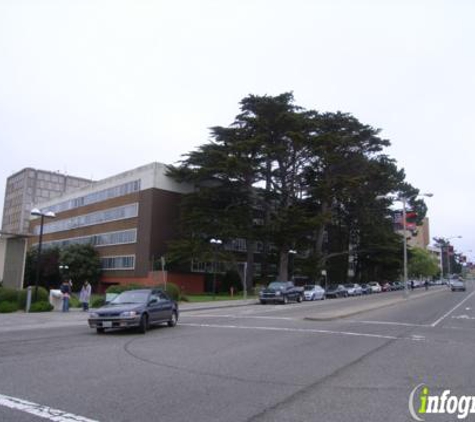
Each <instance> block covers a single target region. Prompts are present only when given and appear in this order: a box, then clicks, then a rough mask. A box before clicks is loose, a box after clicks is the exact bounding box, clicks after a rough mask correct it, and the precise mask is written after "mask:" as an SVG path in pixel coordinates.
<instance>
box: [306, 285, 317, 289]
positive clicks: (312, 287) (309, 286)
mask: <svg viewBox="0 0 475 422" xmlns="http://www.w3.org/2000/svg"><path fill="white" fill-rule="evenodd" d="M315 287H317V286H311V285H308V286H304V290H313V289H315Z"/></svg>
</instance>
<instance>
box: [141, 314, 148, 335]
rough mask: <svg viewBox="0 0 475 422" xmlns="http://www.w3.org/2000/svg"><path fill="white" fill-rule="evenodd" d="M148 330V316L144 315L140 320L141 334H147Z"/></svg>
mask: <svg viewBox="0 0 475 422" xmlns="http://www.w3.org/2000/svg"><path fill="white" fill-rule="evenodd" d="M147 330H148V316H147V315H146V314H143V315H142V317H141V318H140V325H139V332H140V333H142V334H145V333H146V332H147Z"/></svg>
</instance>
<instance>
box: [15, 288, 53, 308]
mask: <svg viewBox="0 0 475 422" xmlns="http://www.w3.org/2000/svg"><path fill="white" fill-rule="evenodd" d="M27 294H28V289H23V290H20V291H19V292H18V296H17V297H18V306H19V307H20V308H22V309H24V308H25V307H26V297H27ZM48 300H49V293H48V290H46V289H45V288H44V287H41V286H39V287H38V299H37V300H36V302H48ZM34 302H35V288H34V287H32V288H31V303H34Z"/></svg>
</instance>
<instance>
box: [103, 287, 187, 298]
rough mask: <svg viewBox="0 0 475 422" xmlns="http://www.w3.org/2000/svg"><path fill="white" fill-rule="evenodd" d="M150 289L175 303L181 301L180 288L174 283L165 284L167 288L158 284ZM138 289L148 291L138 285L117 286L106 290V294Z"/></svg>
mask: <svg viewBox="0 0 475 422" xmlns="http://www.w3.org/2000/svg"><path fill="white" fill-rule="evenodd" d="M152 288H157V289H160V290H163V291H165V292H167V293H168V295H169V296H170V297H171V298H172V299H173V300H176V301H179V300H180V299H181V291H180V288H179V287H178V286H177V285H176V284H174V283H167V288H166V289H165V285H164V284H159V285H157V286H153V287H152ZM138 289H150V287H149V286H141V285H139V284H117V285H114V286H110V287H108V288H107V290H106V293H122V292H125V291H128V290H138Z"/></svg>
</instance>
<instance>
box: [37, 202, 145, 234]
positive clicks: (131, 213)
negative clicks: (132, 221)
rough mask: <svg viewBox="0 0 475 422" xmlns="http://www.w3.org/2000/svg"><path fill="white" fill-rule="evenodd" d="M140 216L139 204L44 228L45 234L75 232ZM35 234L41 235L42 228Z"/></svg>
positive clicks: (55, 223)
mask: <svg viewBox="0 0 475 422" xmlns="http://www.w3.org/2000/svg"><path fill="white" fill-rule="evenodd" d="M138 214H139V204H137V203H134V204H129V205H123V206H121V207H117V208H110V209H108V210H104V211H97V212H93V213H90V214H84V215H80V216H78V217H72V218H66V219H64V220H59V221H52V222H51V223H47V224H45V225H44V226H43V233H45V234H46V233H56V232H61V231H66V230H73V229H77V228H79V227H85V226H93V225H95V224H104V223H108V222H111V221H117V220H125V219H127V218H133V217H137V216H138ZM34 233H35V234H36V235H38V234H39V233H40V227H39V226H36V227H35V231H34Z"/></svg>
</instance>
